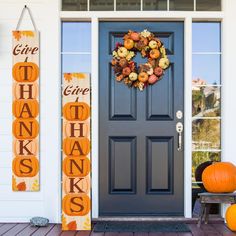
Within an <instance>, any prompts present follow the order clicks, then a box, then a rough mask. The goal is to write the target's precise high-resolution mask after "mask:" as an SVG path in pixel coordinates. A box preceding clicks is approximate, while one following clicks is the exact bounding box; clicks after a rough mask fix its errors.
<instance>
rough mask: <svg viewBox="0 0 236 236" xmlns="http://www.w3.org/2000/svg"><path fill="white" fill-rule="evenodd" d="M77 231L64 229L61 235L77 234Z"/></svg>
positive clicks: (73, 235)
mask: <svg viewBox="0 0 236 236" xmlns="http://www.w3.org/2000/svg"><path fill="white" fill-rule="evenodd" d="M76 233H77V231H62V232H61V234H60V236H75V235H76Z"/></svg>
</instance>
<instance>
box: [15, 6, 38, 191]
mask: <svg viewBox="0 0 236 236" xmlns="http://www.w3.org/2000/svg"><path fill="white" fill-rule="evenodd" d="M26 9H27V10H28V11H29V9H28V8H27V7H25V8H24V9H23V11H22V14H21V17H20V20H19V23H18V26H17V29H16V30H15V31H13V32H12V40H13V45H12V46H13V47H12V59H13V65H12V78H13V88H12V89H13V90H12V91H13V103H12V113H13V124H12V133H13V163H12V171H13V176H12V189H13V191H38V190H39V33H38V31H19V30H18V27H19V24H20V21H21V19H22V17H23V14H24V11H25V10H26ZM29 13H30V11H29ZM30 16H31V14H30ZM31 20H32V16H31ZM32 21H33V20H32ZM33 24H34V23H33ZM34 26H35V25H34Z"/></svg>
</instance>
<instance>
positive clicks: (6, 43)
mask: <svg viewBox="0 0 236 236" xmlns="http://www.w3.org/2000/svg"><path fill="white" fill-rule="evenodd" d="M59 2H60V1H58V0H50V1H47V0H28V1H24V0H0V109H1V112H0V222H9V221H17V222H24V221H28V220H29V219H30V218H31V217H32V216H36V215H39V216H44V217H47V218H49V219H50V221H51V222H59V221H60V217H59V216H60V214H59V213H60V209H59V206H60V204H59V203H60V201H59V200H60V188H59V187H60V133H59V130H60V123H59V119H58V118H59V117H60V109H59V108H60V107H59V106H60V102H59V101H60V100H59V99H60V92H59V91H60V90H59V88H60V87H59V86H60V55H59V52H60V46H59V42H60V19H59V10H60V9H59ZM25 4H27V5H28V6H29V7H30V9H31V11H32V14H33V17H34V19H35V22H36V25H37V28H38V29H39V31H40V37H41V41H40V47H41V49H40V72H41V75H40V90H41V91H40V92H41V93H40V95H41V111H40V122H41V123H40V125H41V130H40V133H41V134H40V135H41V136H40V163H41V168H40V175H41V176H40V177H41V178H40V181H41V190H40V191H39V192H12V190H11V173H12V170H11V162H12V136H11V125H12V114H11V102H12V87H11V85H12V76H11V67H12V57H11V42H12V40H11V31H12V30H14V29H15V27H16V24H17V20H18V17H19V15H20V13H21V10H22V8H23V7H24V5H25ZM22 23H23V24H22V26H21V27H20V29H33V28H32V24H31V22H30V20H29V16H28V14H25V17H24V20H23V21H22Z"/></svg>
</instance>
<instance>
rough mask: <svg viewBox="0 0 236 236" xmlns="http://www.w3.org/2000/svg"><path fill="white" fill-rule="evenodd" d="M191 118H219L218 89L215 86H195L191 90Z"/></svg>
mask: <svg viewBox="0 0 236 236" xmlns="http://www.w3.org/2000/svg"><path fill="white" fill-rule="evenodd" d="M192 103H193V105H192V116H193V117H217V116H220V88H219V87H216V86H207V87H205V86H195V87H193V88H192Z"/></svg>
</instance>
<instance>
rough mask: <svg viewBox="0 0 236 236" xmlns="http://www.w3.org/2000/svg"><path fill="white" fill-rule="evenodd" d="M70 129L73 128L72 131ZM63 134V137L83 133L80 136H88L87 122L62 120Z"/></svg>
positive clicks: (88, 126) (78, 135) (88, 127)
mask: <svg viewBox="0 0 236 236" xmlns="http://www.w3.org/2000/svg"><path fill="white" fill-rule="evenodd" d="M72 129H73V130H74V131H73V132H74V133H72V132H71V131H72ZM79 129H81V130H79ZM64 134H65V137H80V135H83V136H81V137H89V136H90V125H89V122H80V121H66V122H64ZM73 135H74V136H73Z"/></svg>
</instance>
